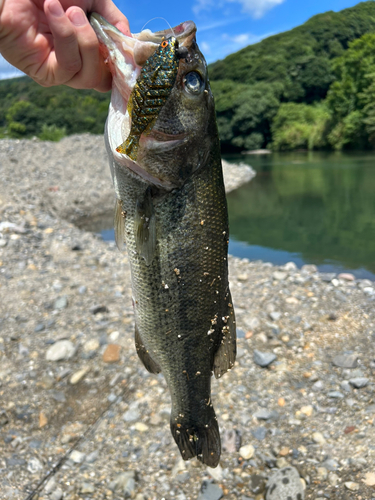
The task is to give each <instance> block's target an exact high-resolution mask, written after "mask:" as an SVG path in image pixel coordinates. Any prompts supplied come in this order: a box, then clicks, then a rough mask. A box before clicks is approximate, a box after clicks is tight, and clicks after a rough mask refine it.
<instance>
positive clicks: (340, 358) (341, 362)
mask: <svg viewBox="0 0 375 500" xmlns="http://www.w3.org/2000/svg"><path fill="white" fill-rule="evenodd" d="M357 361H358V354H338V355H337V356H335V357H334V358H333V364H334V365H335V366H338V367H339V368H355V367H356V366H357Z"/></svg>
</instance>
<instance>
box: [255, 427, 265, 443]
mask: <svg viewBox="0 0 375 500" xmlns="http://www.w3.org/2000/svg"><path fill="white" fill-rule="evenodd" d="M251 434H252V435H253V436H254V437H255V439H258V441H263V439H264V438H265V437H266V434H267V429H266V428H265V427H256V428H255V429H253V430H252V431H251Z"/></svg>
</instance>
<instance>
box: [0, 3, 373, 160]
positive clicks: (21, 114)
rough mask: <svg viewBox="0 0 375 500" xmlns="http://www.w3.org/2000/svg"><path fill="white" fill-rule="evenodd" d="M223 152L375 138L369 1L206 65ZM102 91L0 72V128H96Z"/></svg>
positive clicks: (21, 133) (351, 144) (361, 144)
mask: <svg viewBox="0 0 375 500" xmlns="http://www.w3.org/2000/svg"><path fill="white" fill-rule="evenodd" d="M209 77H210V83H211V87H212V91H213V94H214V97H215V105H216V113H217V122H218V127H219V133H220V139H221V144H222V149H223V151H224V152H233V151H241V150H251V149H258V148H270V149H273V150H279V151H283V150H294V149H309V150H313V149H334V150H341V149H373V148H374V147H375V1H373V0H370V1H367V2H362V3H359V4H358V5H356V6H355V7H352V8H349V9H345V10H342V11H340V12H326V13H324V14H319V15H317V16H314V17H312V18H311V19H309V20H308V21H307V22H306V23H304V24H303V25H301V26H298V27H296V28H294V29H292V30H290V31H288V32H285V33H280V34H278V35H274V36H271V37H269V38H267V39H264V40H262V41H261V42H259V43H257V44H254V45H250V46H248V47H245V48H244V49H242V50H240V51H238V52H236V53H234V54H231V55H229V56H228V57H226V58H225V59H223V60H220V61H217V62H215V63H213V64H211V65H210V66H209ZM109 99H110V95H109V94H100V93H97V92H95V91H90V90H81V91H78V90H73V89H70V88H68V87H54V88H42V87H39V86H38V85H37V84H36V83H34V82H32V81H31V80H30V79H29V78H27V77H25V78H18V79H13V80H5V81H0V137H31V136H37V137H40V138H41V139H45V140H59V139H60V138H61V137H63V136H64V135H66V134H73V133H82V132H91V133H102V132H103V128H104V122H105V118H106V115H107V108H108V103H109Z"/></svg>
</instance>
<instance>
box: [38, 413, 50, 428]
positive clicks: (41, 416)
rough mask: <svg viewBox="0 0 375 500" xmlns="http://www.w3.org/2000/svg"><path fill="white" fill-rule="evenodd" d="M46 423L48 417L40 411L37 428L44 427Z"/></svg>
mask: <svg viewBox="0 0 375 500" xmlns="http://www.w3.org/2000/svg"><path fill="white" fill-rule="evenodd" d="M47 424H48V419H47V417H46V416H45V414H44V413H43V412H42V411H41V412H40V413H39V428H40V429H41V428H42V427H45V426H46V425H47Z"/></svg>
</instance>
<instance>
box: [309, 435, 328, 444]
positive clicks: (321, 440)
mask: <svg viewBox="0 0 375 500" xmlns="http://www.w3.org/2000/svg"><path fill="white" fill-rule="evenodd" d="M312 438H313V441H314V442H315V443H317V444H324V443H325V442H326V440H325V437H324V436H323V434H322V433H321V432H314V434H313V435H312Z"/></svg>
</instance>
